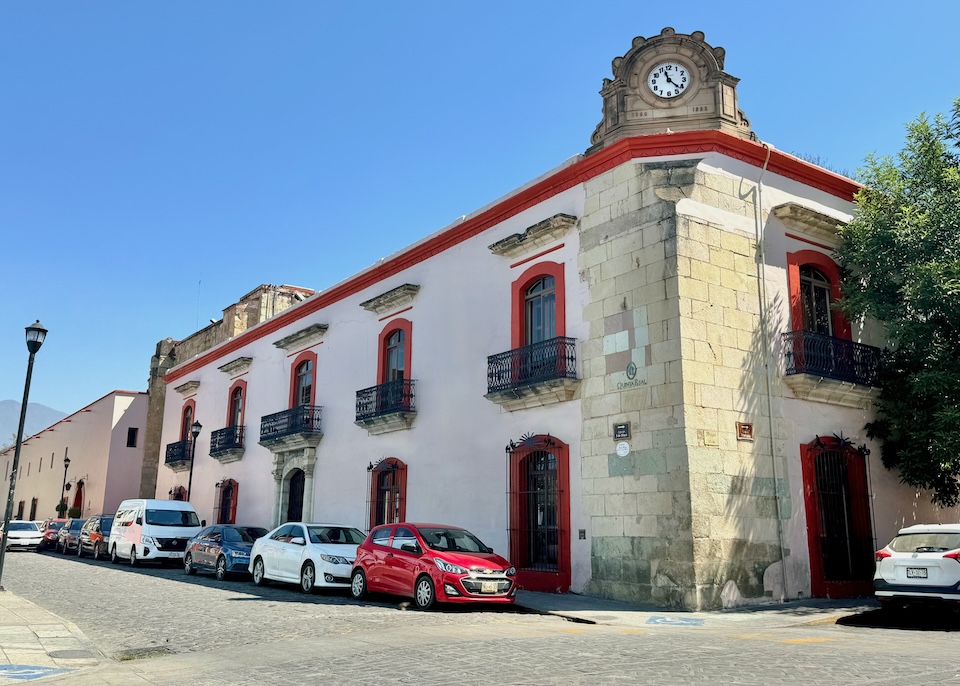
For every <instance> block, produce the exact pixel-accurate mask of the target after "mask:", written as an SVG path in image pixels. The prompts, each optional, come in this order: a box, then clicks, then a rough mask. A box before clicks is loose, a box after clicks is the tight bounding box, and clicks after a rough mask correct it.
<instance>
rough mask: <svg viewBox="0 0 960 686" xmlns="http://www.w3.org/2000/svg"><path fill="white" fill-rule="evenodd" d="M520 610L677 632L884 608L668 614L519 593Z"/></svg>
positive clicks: (819, 602) (806, 620) (839, 603)
mask: <svg viewBox="0 0 960 686" xmlns="http://www.w3.org/2000/svg"><path fill="white" fill-rule="evenodd" d="M517 604H518V605H520V606H521V607H525V608H527V609H530V610H533V611H536V612H542V613H547V614H553V615H558V616H560V617H564V618H566V619H570V620H573V621H577V622H587V623H591V624H608V625H612V626H629V627H639V626H641V625H645V624H673V625H677V626H703V627H715V628H716V627H724V626H726V627H743V626H750V627H755V628H775V627H788V626H801V625H804V624H835V623H836V622H837V621H838V620H839V619H841V618H843V617H848V616H850V615H854V614H859V613H862V612H867V611H869V610H875V609H877V608H879V607H880V606H879V604H878V603H877V601H875V600H874V599H873V598H848V599H843V600H827V599H809V600H797V601H792V602H789V603H769V604H764V605H752V606H744V607H740V608H736V609H731V610H718V611H714V612H686V611H678V610H665V609H663V608H658V607H656V606H653V605H642V604H636V603H624V602H620V601H616V600H604V599H602V598H591V597H589V596H583V595H578V594H576V593H563V594H554V593H534V592H532V591H520V592H518V593H517Z"/></svg>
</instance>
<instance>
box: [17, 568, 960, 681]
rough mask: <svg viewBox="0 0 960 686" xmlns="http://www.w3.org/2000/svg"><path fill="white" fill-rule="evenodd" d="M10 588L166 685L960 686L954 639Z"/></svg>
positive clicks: (143, 578) (43, 572) (104, 585)
mask: <svg viewBox="0 0 960 686" xmlns="http://www.w3.org/2000/svg"><path fill="white" fill-rule="evenodd" d="M3 581H4V585H5V587H6V588H7V589H9V590H10V591H12V592H14V593H16V594H18V595H20V596H22V597H24V598H26V599H27V600H30V601H32V602H34V603H36V604H37V605H40V606H42V607H43V608H45V609H47V610H49V611H51V612H54V613H56V614H58V615H60V616H61V617H62V618H64V619H65V620H68V621H70V622H73V623H75V624H76V625H77V626H78V627H79V628H80V630H81V631H82V632H83V633H84V634H85V635H86V636H87V638H88V639H90V640H91V641H92V642H93V643H94V644H95V645H96V646H97V647H98V648H99V649H100V650H101V651H102V652H103V653H104V654H105V655H106V656H109V657H115V658H123V657H126V658H129V657H132V656H135V655H138V654H148V655H159V657H151V658H149V659H147V658H143V659H138V660H131V661H129V662H125V663H124V664H127V665H130V666H131V669H133V670H134V672H137V673H139V674H141V675H142V676H143V678H145V679H149V683H155V684H168V683H169V684H181V685H182V684H197V685H208V684H209V685H211V686H212V685H214V684H258V685H260V686H262V685H263V684H284V685H286V684H290V685H293V684H316V683H325V682H331V683H349V684H382V683H418V684H448V683H458V684H480V683H490V682H494V683H503V684H618V683H649V684H690V683H704V684H713V683H725V684H902V683H904V682H905V681H906V680H909V681H910V682H912V683H913V682H920V683H928V684H941V683H943V684H960V659H958V658H956V657H955V655H956V650H955V644H956V640H957V635H956V633H953V632H949V631H904V630H895V629H883V628H867V627H864V626H839V625H835V624H822V625H810V626H799V627H790V628H777V629H769V628H765V629H758V628H757V627H756V626H751V623H750V621H749V615H744V618H743V620H742V621H741V622H740V624H741V625H742V626H738V627H732V628H731V626H730V625H725V626H723V627H721V628H714V627H711V626H710V622H709V621H708V622H707V623H706V625H705V626H703V627H684V626H669V625H647V626H641V627H637V628H624V627H614V626H606V625H602V624H597V625H592V624H584V623H574V622H570V621H565V620H564V619H562V618H559V617H556V616H546V615H538V614H530V613H524V612H520V611H496V610H490V609H480V610H476V609H467V610H460V609H453V610H450V609H444V610H441V611H438V612H430V613H423V612H417V611H414V610H411V611H403V610H402V609H401V607H400V604H399V603H398V602H397V601H396V600H391V599H386V598H384V599H380V600H379V602H372V603H356V602H354V601H353V600H352V599H350V598H349V597H348V596H347V595H346V594H327V595H317V596H305V595H303V594H301V593H300V592H299V589H298V588H296V587H295V586H287V585H278V584H272V585H270V586H269V587H266V588H258V587H256V586H254V585H253V584H252V583H250V582H249V581H247V580H244V579H237V580H234V581H231V582H227V583H218V582H217V581H215V580H214V579H213V578H212V577H207V576H202V575H200V576H191V577H188V576H186V575H185V574H184V573H183V571H182V570H181V569H179V568H173V567H164V568H161V567H153V566H148V567H142V568H137V569H131V568H130V567H128V566H125V565H124V566H114V565H111V564H110V563H109V562H93V561H91V560H89V559H84V560H78V559H76V558H66V557H61V556H58V555H54V554H44V555H36V554H33V553H18V554H11V555H9V556H8V557H7V563H6V568H5V570H4V579H3ZM71 678H75V677H61V678H59V680H58V678H56V677H54V678H51V679H50V680H48V681H51V680H52V681H53V682H54V683H58V682H62V683H70V679H71ZM0 682H2V679H0ZM117 683H120V682H117Z"/></svg>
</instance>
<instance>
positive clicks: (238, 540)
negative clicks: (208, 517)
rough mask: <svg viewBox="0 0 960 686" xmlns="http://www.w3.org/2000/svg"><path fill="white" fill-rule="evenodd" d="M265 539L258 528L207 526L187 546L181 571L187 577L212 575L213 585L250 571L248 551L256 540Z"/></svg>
mask: <svg viewBox="0 0 960 686" xmlns="http://www.w3.org/2000/svg"><path fill="white" fill-rule="evenodd" d="M266 535H267V530H266V529H264V528H262V527H259V526H238V525H236V524H217V525H215V526H208V527H207V528H206V529H204V530H203V531H201V532H200V533H199V534H197V535H196V537H194V538H191V539H190V541H189V542H188V543H187V549H186V551H185V552H184V554H183V571H185V572H186V573H187V574H196V573H197V572H213V573H214V574H215V575H216V577H217V581H223V580H224V579H226V578H227V575H228V574H233V573H236V572H241V573H243V574H246V573H247V572H248V571H249V570H250V550H251V549H252V548H253V543H254V541H256V540H257V539H258V538H263V537H264V536H266Z"/></svg>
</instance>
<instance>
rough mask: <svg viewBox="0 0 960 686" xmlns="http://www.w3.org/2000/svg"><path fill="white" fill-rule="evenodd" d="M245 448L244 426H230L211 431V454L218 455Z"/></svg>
mask: <svg viewBox="0 0 960 686" xmlns="http://www.w3.org/2000/svg"><path fill="white" fill-rule="evenodd" d="M240 448H243V427H242V426H228V427H227V428H225V429H217V430H216V431H213V432H211V433H210V455H211V456H212V457H216V456H217V455H222V454H223V453H226V452H230V451H231V450H239V449H240Z"/></svg>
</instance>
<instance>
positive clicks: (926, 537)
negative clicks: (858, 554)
mask: <svg viewBox="0 0 960 686" xmlns="http://www.w3.org/2000/svg"><path fill="white" fill-rule="evenodd" d="M957 548H960V532H955V531H943V532H941V531H937V532H928V533H915V534H900V535H899V536H897V537H896V538H895V539H893V540H892V541H891V542H890V550H892V551H894V552H895V553H942V552H946V551H947V550H956V549H957Z"/></svg>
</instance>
